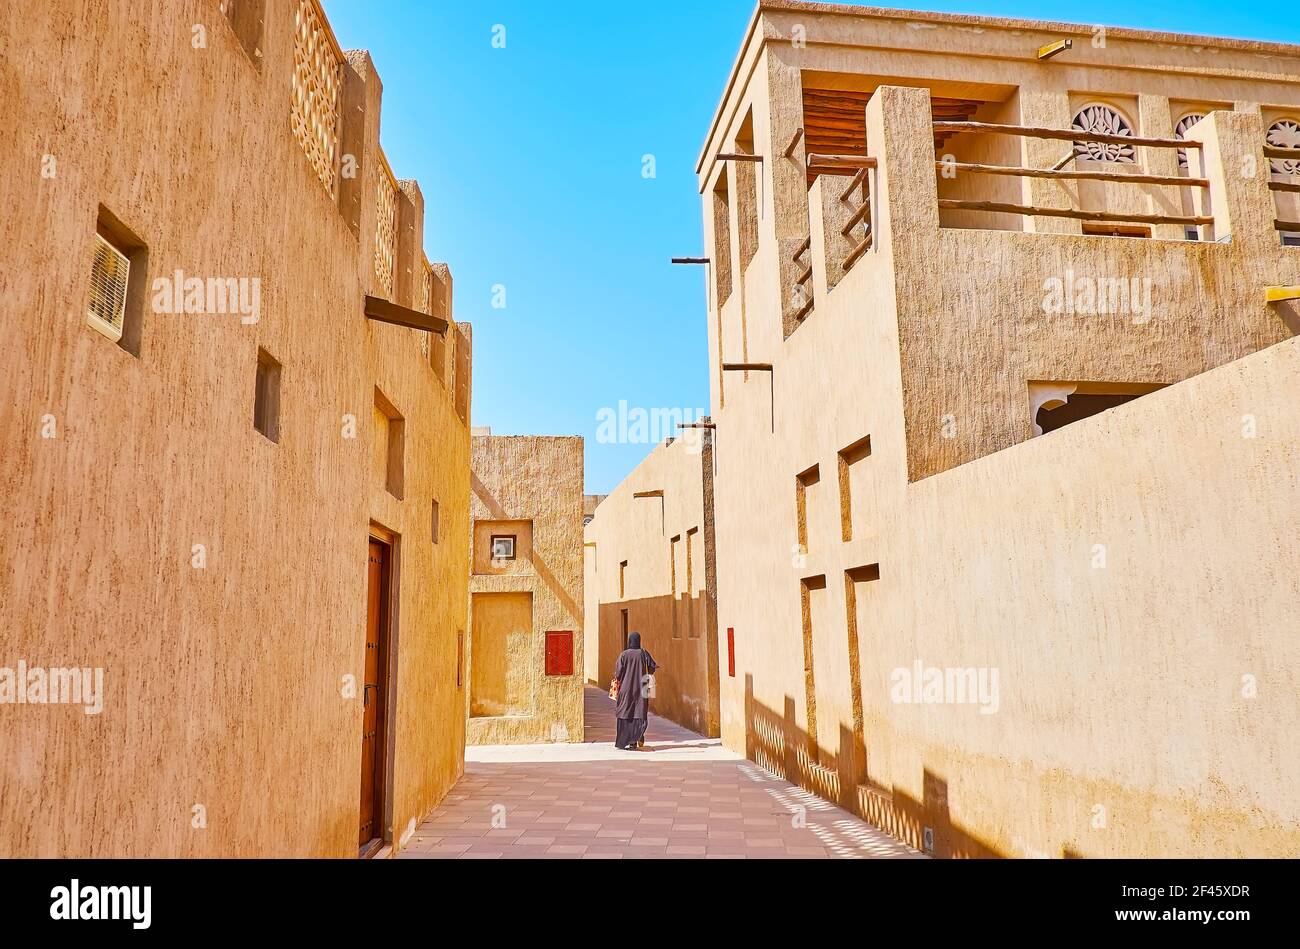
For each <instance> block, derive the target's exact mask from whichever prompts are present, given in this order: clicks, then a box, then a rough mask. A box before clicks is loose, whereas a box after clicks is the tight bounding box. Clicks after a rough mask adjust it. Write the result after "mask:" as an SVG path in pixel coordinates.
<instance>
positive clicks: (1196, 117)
mask: <svg viewBox="0 0 1300 949" xmlns="http://www.w3.org/2000/svg"><path fill="white" fill-rule="evenodd" d="M1203 118H1205V116H1204V115H1202V114H1201V113H1200V112H1191V113H1189V114H1187V115H1184V116H1183V117H1182V118H1181V119H1179V120H1178V124H1177V125H1175V126H1174V138H1176V139H1179V140H1183V139H1186V138H1187V130H1188V129H1189V128H1191V127H1192V126H1193V125H1195V124H1196V123H1197V122H1199V121H1201V119H1203ZM1178 167H1179V168H1183V169H1186V168H1188V167H1190V164H1189V162H1188V161H1187V149H1185V148H1180V149H1178Z"/></svg>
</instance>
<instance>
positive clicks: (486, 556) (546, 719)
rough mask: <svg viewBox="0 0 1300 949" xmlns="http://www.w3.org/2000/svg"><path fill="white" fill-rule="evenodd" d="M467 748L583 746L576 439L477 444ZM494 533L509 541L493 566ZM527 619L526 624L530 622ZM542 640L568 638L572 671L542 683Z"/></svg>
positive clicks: (494, 439) (521, 438)
mask: <svg viewBox="0 0 1300 949" xmlns="http://www.w3.org/2000/svg"><path fill="white" fill-rule="evenodd" d="M471 441H472V443H473V448H472V476H471V481H472V499H471V502H470V511H471V515H472V517H473V532H472V540H471V543H472V546H473V550H472V555H471V556H472V563H473V573H472V575H471V577H470V584H469V590H470V612H471V621H472V622H471V625H472V630H473V635H472V636H471V637H470V647H469V663H470V667H471V670H472V674H471V676H470V679H471V682H472V683H474V684H475V685H476V686H477V687H478V690H479V691H478V692H477V693H476V692H475V691H474V689H471V693H470V695H469V704H468V706H467V710H468V714H469V721H468V726H467V734H468V741H469V743H470V744H476V745H500V744H526V743H530V742H581V741H582V740H583V701H582V694H583V676H582V670H583V661H584V660H583V607H582V602H583V576H582V518H583V493H582V490H583V440H582V438H580V437H577V436H532V435H518V436H511V435H475V436H474V437H473V438H472V440H471ZM493 534H500V535H509V536H512V537H514V538H515V541H516V544H515V559H513V560H509V561H494V560H493V558H492V556H491V546H490V545H491V538H492V535H493ZM529 618H531V622H529ZM548 632H557V633H564V632H567V633H571V634H572V644H573V645H572V649H573V652H572V671H571V673H569V674H566V675H548V674H547V666H546V640H547V635H546V634H547V633H548Z"/></svg>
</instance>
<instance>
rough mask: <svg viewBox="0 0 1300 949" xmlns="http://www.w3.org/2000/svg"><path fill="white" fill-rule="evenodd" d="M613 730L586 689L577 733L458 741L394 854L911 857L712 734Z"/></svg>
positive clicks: (661, 724)
mask: <svg viewBox="0 0 1300 949" xmlns="http://www.w3.org/2000/svg"><path fill="white" fill-rule="evenodd" d="M613 733H614V712H613V703H612V702H610V701H609V698H608V697H607V696H606V695H605V694H604V693H603V692H601V691H600V690H598V689H593V688H588V689H587V695H586V738H587V741H586V743H584V744H581V745H576V744H570V745H561V744H555V745H508V746H507V745H502V746H492V747H478V748H467V749H466V753H465V758H466V761H465V777H464V778H462V779H461V781H460V782H459V783H458V784H457V785H456V786H455V787H454V788H453V789H452V791H451V793H450V794H448V795H447V797H446V799H444V800H443V802H442V804H441V805H440V806H439V807H438V808H437V809H436V810H434V811H433V813H432V814H431V815H430V817H429V819H428V820H426V821H425V822H424V823H423V824H421V825H420V826H419V827H418V828H417V829H416V831H415V834H414V836H413V837H412V838H411V839H410V840H409V841H408V842H407V844H406V847H405V849H403V850H402V852H401V853H400V854H399V858H417V857H458V858H462V859H500V858H520V857H521V858H552V859H554V858H560V859H564V858H567V859H576V858H584V859H615V860H617V859H624V858H628V859H637V858H656V857H657V858H661V859H662V858H698V857H705V858H728V857H730V858H751V859H752V858H767V859H771V858H782V857H784V858H827V857H849V858H853V857H914V856H919V854H917V853H916V851H914V850H912V849H910V848H909V847H907V846H905V845H903V844H901V843H899V842H898V841H896V840H894V839H893V838H892V837H890V836H888V835H887V834H885V833H883V832H882V831H880V830H877V829H876V828H875V827H872V826H871V825H870V824H867V823H865V822H864V821H862V820H859V819H858V818H857V817H855V816H854V815H852V814H850V813H849V812H847V811H844V810H841V809H840V808H838V807H835V806H834V805H832V804H829V803H827V802H826V801H823V800H821V799H820V798H818V797H815V796H814V795H811V794H809V793H807V792H806V791H803V790H802V789H800V788H798V787H796V786H794V785H793V784H790V783H789V782H787V781H783V780H780V779H778V778H775V777H773V776H772V775H770V774H768V773H767V772H765V771H763V770H762V769H760V768H759V767H757V766H756V765H754V764H753V763H752V762H750V761H747V760H745V759H744V758H742V757H740V756H738V755H736V754H734V753H732V752H730V751H728V750H726V749H725V748H723V747H722V744H721V742H719V741H718V740H717V739H708V738H702V737H701V736H699V735H697V734H695V733H694V732H691V731H688V730H687V729H685V728H682V727H681V726H679V725H675V724H674V723H672V722H669V721H667V720H665V719H662V718H659V717H657V716H654V715H652V716H650V728H649V731H648V732H647V733H646V747H647V749H648V750H646V751H641V752H635V751H619V750H618V749H616V748H615V747H614V744H613ZM796 818H798V819H796Z"/></svg>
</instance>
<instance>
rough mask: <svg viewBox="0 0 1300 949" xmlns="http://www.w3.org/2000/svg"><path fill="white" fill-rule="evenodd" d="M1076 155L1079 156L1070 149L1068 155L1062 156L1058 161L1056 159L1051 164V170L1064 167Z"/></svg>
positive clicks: (1058, 169)
mask: <svg viewBox="0 0 1300 949" xmlns="http://www.w3.org/2000/svg"><path fill="white" fill-rule="evenodd" d="M1078 157H1079V153H1078V152H1076V151H1073V150H1071V151H1070V153H1069V154H1068V155H1066V156H1065V157H1064V158H1062V159H1061V160H1060V161H1058V162H1057V163H1056V164H1055V165H1053V166H1052V171H1060V170H1061V169H1062V168H1064V167H1065V166H1066V165H1068V164H1069V163H1070V162H1072V161H1074V160H1075V159H1076V158H1078Z"/></svg>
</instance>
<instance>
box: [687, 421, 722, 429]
mask: <svg viewBox="0 0 1300 949" xmlns="http://www.w3.org/2000/svg"><path fill="white" fill-rule="evenodd" d="M677 427H678V428H709V429H714V428H717V427H718V426H717V425H715V424H714V423H713V422H678V423H677Z"/></svg>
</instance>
